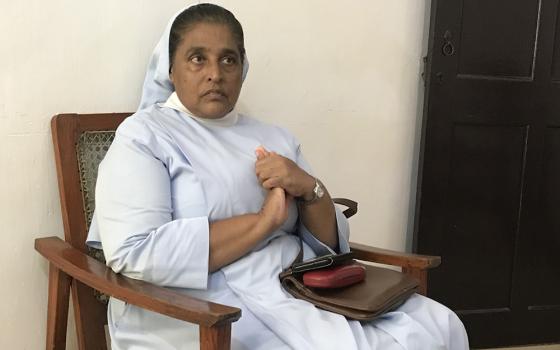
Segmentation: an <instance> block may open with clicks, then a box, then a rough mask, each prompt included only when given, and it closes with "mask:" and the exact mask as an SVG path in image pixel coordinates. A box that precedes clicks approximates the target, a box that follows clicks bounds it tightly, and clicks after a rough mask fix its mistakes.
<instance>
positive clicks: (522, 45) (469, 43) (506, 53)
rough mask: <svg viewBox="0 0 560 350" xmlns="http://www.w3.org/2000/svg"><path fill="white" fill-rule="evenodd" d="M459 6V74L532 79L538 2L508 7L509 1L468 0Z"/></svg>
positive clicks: (527, 0) (517, 3) (520, 3)
mask: <svg viewBox="0 0 560 350" xmlns="http://www.w3.org/2000/svg"><path fill="white" fill-rule="evenodd" d="M462 5H463V7H462V28H461V41H460V47H461V49H460V50H459V71H458V73H459V74H460V75H468V76H481V77H495V78H500V77H506V78H532V76H533V60H534V57H535V49H536V44H535V39H536V37H537V28H538V22H539V13H540V1H539V0H530V1H529V0H524V1H518V2H516V3H515V5H514V6H511V5H512V1H511V0H499V1H498V0H494V1H488V0H470V1H464V2H463V4H462ZM496 19H499V21H496ZM512 28H516V30H512Z"/></svg>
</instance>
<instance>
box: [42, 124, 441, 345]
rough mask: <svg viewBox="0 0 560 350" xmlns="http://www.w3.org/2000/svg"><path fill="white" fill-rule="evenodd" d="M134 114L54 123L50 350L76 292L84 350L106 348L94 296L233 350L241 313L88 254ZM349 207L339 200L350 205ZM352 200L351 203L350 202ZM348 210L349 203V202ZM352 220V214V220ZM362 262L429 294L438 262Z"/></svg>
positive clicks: (408, 257) (360, 249) (380, 254)
mask: <svg viewBox="0 0 560 350" xmlns="http://www.w3.org/2000/svg"><path fill="white" fill-rule="evenodd" d="M129 115H130V113H114V114H82V115H78V114H61V115H57V116H54V117H53V119H52V121H51V127H52V136H53V142H54V149H55V155H56V169H57V173H58V186H59V191H60V202H61V206H62V218H63V223H64V236H65V241H63V240H61V239H60V238H58V237H46V238H38V239H36V240H35V249H36V250H37V251H38V252H39V253H40V254H42V255H43V256H44V257H45V258H46V259H47V260H48V261H49V287H48V288H49V295H48V314H47V340H46V348H47V349H65V347H66V331H67V319H68V303H69V296H70V291H71V292H72V300H73V306H74V317H75V320H76V331H77V335H78V344H79V348H80V349H81V350H90V349H95V350H99V349H106V348H107V347H106V339H105V327H104V326H105V325H106V324H107V308H106V305H105V304H104V303H102V302H100V301H99V300H98V298H96V296H95V294H94V290H97V291H99V292H101V293H105V294H107V295H110V296H113V297H115V298H118V299H121V300H123V301H126V302H127V303H130V304H133V305H136V306H139V307H142V308H145V309H148V310H152V311H155V312H159V313H161V314H164V315H167V316H170V317H174V318H177V319H180V320H184V321H187V322H191V323H195V324H198V325H199V326H200V348H201V349H229V348H230V339H231V323H232V322H235V321H237V320H238V319H239V318H240V317H241V310H239V309H238V308H234V307H230V306H226V305H220V304H216V303H212V302H208V301H204V300H199V299H195V298H192V297H190V296H187V295H184V294H181V293H179V292H176V291H172V290H170V289H167V288H164V287H159V286H156V285H152V284H150V283H146V282H142V281H138V280H133V279H129V278H126V277H124V276H122V275H119V274H116V273H114V272H113V271H112V270H111V269H109V268H107V267H106V266H105V264H104V263H103V262H100V261H98V260H96V259H94V258H93V257H91V256H90V255H92V251H91V249H89V248H88V247H86V245H85V241H86V236H87V230H88V227H89V223H90V222H91V215H92V213H93V206H94V187H95V178H96V176H97V166H98V164H99V162H100V161H101V159H102V158H103V156H104V155H105V152H106V151H107V149H108V147H109V145H110V143H111V142H112V139H113V137H114V131H115V129H116V128H117V126H118V125H119V124H120V123H121V122H122V121H123V120H124V119H125V118H126V117H128V116H129ZM344 201H345V200H341V202H344ZM346 201H347V200H346ZM346 203H348V202H346ZM350 214H351V213H350ZM351 248H352V250H353V251H354V253H355V256H356V258H357V259H360V260H365V261H371V262H377V263H381V264H388V265H395V266H400V267H401V268H402V270H403V272H404V273H407V274H410V275H412V276H414V277H415V278H417V279H418V280H419V281H420V290H419V292H420V293H422V294H425V293H426V282H427V269H429V268H432V267H436V266H438V265H439V263H440V258H439V257H434V256H420V255H414V254H404V253H398V252H393V251H389V250H385V249H378V248H372V247H368V246H365V245H361V244H356V243H351Z"/></svg>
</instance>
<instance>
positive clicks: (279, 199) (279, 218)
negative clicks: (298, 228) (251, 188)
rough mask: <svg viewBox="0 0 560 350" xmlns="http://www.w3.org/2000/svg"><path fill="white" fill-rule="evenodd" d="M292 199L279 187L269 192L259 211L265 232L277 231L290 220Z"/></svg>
mask: <svg viewBox="0 0 560 350" xmlns="http://www.w3.org/2000/svg"><path fill="white" fill-rule="evenodd" d="M291 200H292V199H291V197H290V196H287V195H286V192H285V191H284V190H283V189H282V188H279V187H275V188H273V189H271V190H270V191H268V194H267V196H266V198H265V200H264V204H263V206H262V208H261V210H260V211H259V222H260V223H261V225H263V227H264V230H265V232H267V233H272V232H274V231H276V230H277V229H278V228H279V227H280V226H282V224H283V223H284V222H285V221H286V220H287V219H288V207H289V204H290V201H291Z"/></svg>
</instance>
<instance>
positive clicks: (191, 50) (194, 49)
mask: <svg viewBox="0 0 560 350" xmlns="http://www.w3.org/2000/svg"><path fill="white" fill-rule="evenodd" d="M204 51H206V49H205V48H204V47H202V46H193V47H191V48H189V49H188V50H187V52H186V54H187V56H188V55H191V54H193V53H202V52H204Z"/></svg>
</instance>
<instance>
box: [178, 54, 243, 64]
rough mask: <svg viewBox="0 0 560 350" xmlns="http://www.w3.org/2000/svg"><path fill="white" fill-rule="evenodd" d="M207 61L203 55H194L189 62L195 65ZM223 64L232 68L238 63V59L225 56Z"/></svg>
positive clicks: (222, 60)
mask: <svg viewBox="0 0 560 350" xmlns="http://www.w3.org/2000/svg"><path fill="white" fill-rule="evenodd" d="M205 60H206V59H205V58H204V56H201V55H194V56H191V57H190V58H189V61H190V62H192V63H194V64H202V63H204V61H205ZM220 61H221V62H222V63H223V64H225V65H228V66H231V65H234V64H236V63H237V59H236V58H235V57H233V56H224V57H222V59H221V60H220Z"/></svg>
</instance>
